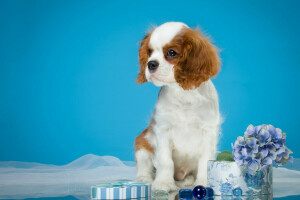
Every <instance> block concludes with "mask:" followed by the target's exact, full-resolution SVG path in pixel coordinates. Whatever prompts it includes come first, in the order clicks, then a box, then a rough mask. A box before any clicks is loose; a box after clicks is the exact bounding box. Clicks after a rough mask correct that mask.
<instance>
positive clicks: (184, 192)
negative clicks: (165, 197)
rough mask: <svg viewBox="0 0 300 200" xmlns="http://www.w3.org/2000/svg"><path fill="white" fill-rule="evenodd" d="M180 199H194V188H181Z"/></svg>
mask: <svg viewBox="0 0 300 200" xmlns="http://www.w3.org/2000/svg"><path fill="white" fill-rule="evenodd" d="M179 199H180V200H193V190H192V189H181V190H179Z"/></svg>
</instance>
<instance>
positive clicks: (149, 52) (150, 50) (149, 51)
mask: <svg viewBox="0 0 300 200" xmlns="http://www.w3.org/2000/svg"><path fill="white" fill-rule="evenodd" d="M147 52H148V55H149V56H150V55H151V53H152V49H150V48H149V49H147Z"/></svg>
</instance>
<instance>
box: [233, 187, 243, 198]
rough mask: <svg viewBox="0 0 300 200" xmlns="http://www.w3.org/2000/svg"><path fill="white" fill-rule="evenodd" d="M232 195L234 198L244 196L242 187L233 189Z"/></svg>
mask: <svg viewBox="0 0 300 200" xmlns="http://www.w3.org/2000/svg"><path fill="white" fill-rule="evenodd" d="M232 193H233V195H234V196H237V197H240V196H242V195H243V190H242V189H241V188H240V187H238V188H235V189H233V190H232Z"/></svg>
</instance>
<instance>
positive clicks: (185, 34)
mask: <svg viewBox="0 0 300 200" xmlns="http://www.w3.org/2000/svg"><path fill="white" fill-rule="evenodd" d="M169 49H173V50H175V51H176V52H177V54H178V56H177V57H175V58H172V59H167V58H166V60H167V61H169V62H170V63H172V64H174V76H175V80H176V81H177V83H178V84H179V85H180V86H181V87H182V88H183V89H185V90H189V89H193V88H197V87H199V86H200V84H201V83H202V82H204V81H207V80H208V79H209V78H210V77H213V76H216V75H217V73H218V71H219V68H220V60H219V57H218V54H217V49H216V48H215V47H214V45H212V44H211V42H210V41H209V40H208V39H207V38H206V37H205V36H203V35H202V34H201V33H200V32H199V31H198V30H193V29H190V28H183V29H182V31H181V32H180V33H179V34H177V36H175V37H174V39H173V40H172V41H171V42H170V43H169V44H166V45H165V46H164V47H163V52H164V54H165V55H166V53H167V51H168V50H169Z"/></svg>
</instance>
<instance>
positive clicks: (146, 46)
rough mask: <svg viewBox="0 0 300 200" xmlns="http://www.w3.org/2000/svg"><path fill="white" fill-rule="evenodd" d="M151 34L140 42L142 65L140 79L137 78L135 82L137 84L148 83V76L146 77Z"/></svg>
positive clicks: (140, 60)
mask: <svg viewBox="0 0 300 200" xmlns="http://www.w3.org/2000/svg"><path fill="white" fill-rule="evenodd" d="M150 36H151V32H150V33H148V34H147V35H146V36H145V37H144V39H142V40H141V41H140V49H139V63H140V72H139V74H138V77H137V78H136V80H135V82H136V83H140V84H143V83H146V82H147V79H146V75H145V70H146V66H147V61H148V58H149V51H148V49H149V40H150Z"/></svg>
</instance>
